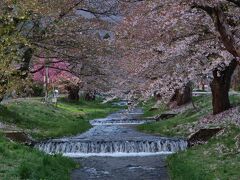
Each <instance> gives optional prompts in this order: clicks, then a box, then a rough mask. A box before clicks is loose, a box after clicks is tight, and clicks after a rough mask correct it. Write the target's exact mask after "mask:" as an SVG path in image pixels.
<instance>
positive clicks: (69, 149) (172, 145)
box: [35, 139, 187, 155]
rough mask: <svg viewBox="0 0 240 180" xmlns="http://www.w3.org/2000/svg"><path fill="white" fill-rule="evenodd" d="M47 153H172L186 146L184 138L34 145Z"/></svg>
mask: <svg viewBox="0 0 240 180" xmlns="http://www.w3.org/2000/svg"><path fill="white" fill-rule="evenodd" d="M35 147H36V148H38V149H39V150H41V151H44V152H46V153H49V154H103V155H104V154H113V153H125V154H131V153H151V154H155V153H174V152H177V151H180V150H184V149H186V148H187V142H186V141H185V140H182V139H181V140H173V139H161V140H145V141H47V142H42V143H39V144H36V145H35Z"/></svg>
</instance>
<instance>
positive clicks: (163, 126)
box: [138, 96, 240, 180]
mask: <svg viewBox="0 0 240 180" xmlns="http://www.w3.org/2000/svg"><path fill="white" fill-rule="evenodd" d="M194 101H195V103H196V105H197V106H198V107H199V110H198V111H195V110H188V111H187V112H185V113H183V114H180V115H178V116H176V117H174V118H171V119H169V120H166V121H161V122H156V123H152V124H145V125H141V126H139V127H138V129H139V130H141V131H144V132H149V133H155V134H161V135H166V136H177V137H186V136H187V135H188V133H187V132H188V131H187V130H186V129H187V128H191V126H192V125H193V123H194V122H195V121H197V120H198V119H199V118H200V117H202V116H204V115H206V114H207V113H208V112H210V111H211V99H210V97H205V96H204V97H197V98H195V99H194ZM231 101H232V103H236V102H239V98H237V97H231ZM239 134H240V129H239V128H237V127H235V126H231V125H229V126H227V127H226V132H225V133H224V134H222V135H221V136H219V137H215V138H212V139H211V140H210V141H209V142H208V143H207V144H205V145H202V146H195V147H194V148H191V149H188V150H186V151H183V152H179V153H176V154H174V155H172V156H169V158H168V165H169V166H168V167H169V170H170V175H171V178H172V179H176V180H195V179H196V180H207V179H236V180H237V179H240V153H239V152H238V151H237V148H236V145H235V143H236V140H235V139H234V138H235V137H236V136H237V135H239Z"/></svg>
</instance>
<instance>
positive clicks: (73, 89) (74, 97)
mask: <svg viewBox="0 0 240 180" xmlns="http://www.w3.org/2000/svg"><path fill="white" fill-rule="evenodd" d="M66 90H67V91H68V99H69V100H71V101H79V98H80V97H79V87H78V86H73V85H72V86H70V85H69V86H67V87H66Z"/></svg>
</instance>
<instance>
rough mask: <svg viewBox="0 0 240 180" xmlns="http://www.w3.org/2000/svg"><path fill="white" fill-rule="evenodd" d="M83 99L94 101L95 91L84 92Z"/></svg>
mask: <svg viewBox="0 0 240 180" xmlns="http://www.w3.org/2000/svg"><path fill="white" fill-rule="evenodd" d="M84 99H85V100H86V101H94V100H95V99H96V93H95V91H88V92H87V93H86V94H85V97H84Z"/></svg>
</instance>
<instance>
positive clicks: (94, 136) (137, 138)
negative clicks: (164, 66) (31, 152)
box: [35, 109, 187, 180]
mask: <svg viewBox="0 0 240 180" xmlns="http://www.w3.org/2000/svg"><path fill="white" fill-rule="evenodd" d="M141 114H142V110H141V109H134V110H131V111H129V110H122V111H119V112H117V113H113V114H111V115H109V116H108V117H106V118H103V119H95V120H92V121H91V124H92V125H93V128H91V129H90V130H89V131H87V132H85V133H83V134H80V135H77V136H74V137H67V138H61V139H52V140H48V141H44V142H41V143H38V144H36V145H35V147H36V148H38V149H40V150H42V151H44V152H46V153H49V154H63V155H64V156H68V157H72V158H74V159H75V160H76V161H77V162H79V163H81V165H82V166H83V168H81V169H77V170H75V171H74V172H73V173H72V179H103V180H105V179H131V180H133V179H168V175H167V171H166V167H165V160H164V159H165V157H166V156H167V154H171V153H174V152H177V151H179V150H184V149H186V147H187V142H186V141H185V140H183V139H177V138H165V137H159V136H153V135H148V134H145V133H141V132H137V131H136V130H135V126H136V124H143V123H149V122H152V121H153V120H138V118H139V116H140V115H141Z"/></svg>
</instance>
